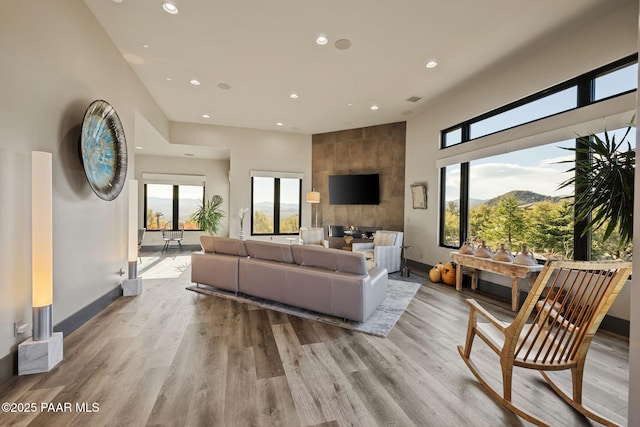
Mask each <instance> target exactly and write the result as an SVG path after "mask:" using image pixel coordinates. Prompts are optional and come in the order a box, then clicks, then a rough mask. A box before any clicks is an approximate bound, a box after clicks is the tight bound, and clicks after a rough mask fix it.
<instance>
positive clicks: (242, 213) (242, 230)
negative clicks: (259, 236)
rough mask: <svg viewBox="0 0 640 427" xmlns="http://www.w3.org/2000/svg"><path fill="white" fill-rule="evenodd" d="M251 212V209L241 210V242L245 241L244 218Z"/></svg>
mask: <svg viewBox="0 0 640 427" xmlns="http://www.w3.org/2000/svg"><path fill="white" fill-rule="evenodd" d="M247 212H249V208H240V240H245V236H244V227H243V224H244V216H245V215H246V214H247Z"/></svg>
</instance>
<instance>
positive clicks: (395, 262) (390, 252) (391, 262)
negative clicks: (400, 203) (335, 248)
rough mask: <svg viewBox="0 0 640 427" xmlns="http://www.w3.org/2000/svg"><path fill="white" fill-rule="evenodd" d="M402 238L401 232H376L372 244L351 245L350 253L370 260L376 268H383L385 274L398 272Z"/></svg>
mask: <svg viewBox="0 0 640 427" xmlns="http://www.w3.org/2000/svg"><path fill="white" fill-rule="evenodd" d="M402 237H403V233H402V232H401V231H387V230H380V231H376V234H375V236H374V237H373V243H353V244H352V245H351V246H352V251H353V252H359V253H361V254H364V256H365V258H369V259H372V260H373V262H374V263H375V265H376V267H383V268H386V269H387V272H389V273H394V272H396V271H400V259H401V255H402Z"/></svg>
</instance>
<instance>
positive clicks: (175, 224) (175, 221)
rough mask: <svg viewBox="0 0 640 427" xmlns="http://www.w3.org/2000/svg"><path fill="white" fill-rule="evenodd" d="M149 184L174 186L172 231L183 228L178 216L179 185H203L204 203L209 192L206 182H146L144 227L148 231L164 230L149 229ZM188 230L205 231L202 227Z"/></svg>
mask: <svg viewBox="0 0 640 427" xmlns="http://www.w3.org/2000/svg"><path fill="white" fill-rule="evenodd" d="M149 184H153V185H170V186H172V187H173V190H172V191H173V192H172V206H171V211H172V215H173V218H172V223H171V229H170V231H178V230H182V229H181V228H180V219H179V217H178V214H179V212H180V190H179V187H180V186H181V185H191V186H194V187H202V203H203V204H204V201H205V196H206V194H207V189H206V186H205V185H204V184H201V185H200V184H168V183H154V182H145V183H144V190H143V191H144V227H145V229H146V230H147V231H148V232H157V231H162V230H163V229H149V228H148V226H147V224H148V218H147V212H148V206H147V185H149ZM164 230H169V229H166V228H165V229H164ZM188 231H203V230H202V229H201V228H198V229H189V230H188Z"/></svg>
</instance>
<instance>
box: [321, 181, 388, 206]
mask: <svg viewBox="0 0 640 427" xmlns="http://www.w3.org/2000/svg"><path fill="white" fill-rule="evenodd" d="M329 204H331V205H378V204H380V179H379V175H378V174H377V173H374V174H367V175H331V176H329Z"/></svg>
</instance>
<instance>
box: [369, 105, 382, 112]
mask: <svg viewBox="0 0 640 427" xmlns="http://www.w3.org/2000/svg"><path fill="white" fill-rule="evenodd" d="M378 108H380V107H378V106H377V105H372V106H371V109H372V110H373V111H375V110H377V109H378Z"/></svg>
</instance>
